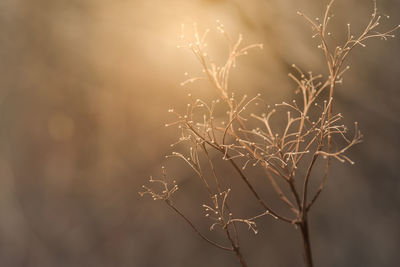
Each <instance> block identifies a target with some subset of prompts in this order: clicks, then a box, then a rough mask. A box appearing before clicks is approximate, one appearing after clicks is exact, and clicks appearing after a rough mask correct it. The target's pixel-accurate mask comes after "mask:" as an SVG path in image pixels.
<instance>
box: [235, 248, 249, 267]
mask: <svg viewBox="0 0 400 267" xmlns="http://www.w3.org/2000/svg"><path fill="white" fill-rule="evenodd" d="M234 251H235V254H236V257H237V258H238V259H239V261H240V264H242V267H247V263H246V261H245V260H244V258H243V255H242V253H240V250H239V248H238V247H235V248H234Z"/></svg>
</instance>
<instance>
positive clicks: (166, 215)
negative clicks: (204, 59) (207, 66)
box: [0, 0, 400, 267]
mask: <svg viewBox="0 0 400 267" xmlns="http://www.w3.org/2000/svg"><path fill="white" fill-rule="evenodd" d="M326 2H327V1H317V0H253V1H244V0H192V1H183V0H168V1H161V0H147V1H139V0H113V1H109V0H57V1H55V0H35V1H31V0H1V1H0V266H10V267H14V266H32V267H33V266H40V267H46V266H60V267H61V266H82V267H83V266H97V267H102V266H121V267H122V266H135V267H136V266H137V267H141V266H143V267H144V266H149V267H150V266H176V267H181V266H182V267H183V266H185V267H187V266H238V263H237V262H236V259H235V257H234V256H231V255H229V254H226V253H225V252H223V251H218V250H217V249H215V248H214V247H211V246H209V245H208V244H207V243H205V242H204V241H203V240H201V239H200V238H198V236H196V235H195V234H194V233H192V231H191V229H190V228H189V227H188V226H187V225H186V224H185V223H184V222H183V221H182V220H181V218H179V217H177V216H176V215H175V214H174V213H173V212H172V211H171V210H169V209H168V208H167V207H166V206H165V205H164V204H163V203H161V202H155V201H152V200H151V198H149V197H145V198H140V196H139V195H138V191H139V190H140V189H141V185H142V184H144V183H145V182H146V181H147V178H148V176H150V175H154V176H158V175H159V174H160V167H161V165H164V164H166V166H167V167H168V169H169V170H170V171H171V174H172V175H173V176H174V178H175V179H176V180H177V181H178V183H179V184H180V187H181V190H180V191H178V193H177V194H176V200H175V202H176V205H177V206H178V207H180V208H181V209H182V210H183V211H185V212H186V213H187V215H188V216H189V217H191V218H192V219H193V221H194V222H195V223H196V224H197V225H199V228H200V229H202V230H203V231H204V232H205V233H207V234H209V235H210V236H211V237H213V238H216V239H218V238H219V236H218V234H215V233H208V232H207V231H208V230H207V228H208V226H209V224H208V223H209V222H208V221H207V220H206V219H205V218H204V217H203V216H202V208H201V203H203V202H204V201H203V200H201V199H202V197H203V195H202V194H201V193H200V191H201V190H200V189H199V181H198V179H197V178H196V177H195V176H194V175H193V173H192V172H191V171H190V170H189V168H187V167H186V166H185V165H183V164H180V163H179V162H178V163H179V164H178V163H177V161H176V160H175V161H174V160H169V161H167V162H165V158H164V156H165V155H166V154H168V153H170V151H171V150H170V147H169V144H170V143H173V142H175V140H176V137H177V133H178V130H177V129H174V128H165V127H164V124H165V123H167V122H170V121H171V120H173V117H171V115H170V114H168V113H167V110H168V109H169V108H171V107H174V108H176V109H177V110H179V109H181V110H183V109H184V107H185V105H186V103H187V101H188V99H187V94H188V93H193V94H194V95H196V96H204V97H215V92H214V90H213V89H212V88H211V87H210V86H209V85H208V84H207V83H205V82H199V83H197V84H195V85H193V86H192V85H191V86H187V87H181V86H179V84H180V82H181V81H182V80H184V79H185V76H184V75H183V74H184V73H185V72H189V75H196V74H198V73H200V72H199V68H198V65H197V62H196V60H195V58H194V57H193V56H192V55H191V54H190V52H189V51H186V50H184V49H177V47H176V46H177V44H178V40H179V35H180V25H181V23H185V24H187V25H191V24H192V23H193V22H197V24H198V25H199V28H200V29H204V28H207V27H209V28H211V29H212V31H211V33H210V42H209V46H210V47H211V48H210V50H211V52H213V53H214V54H218V55H223V53H226V45H225V43H224V41H223V39H222V38H221V36H220V35H218V34H217V33H216V31H215V30H214V28H215V25H216V23H215V21H216V20H217V19H219V20H221V21H222V22H223V23H224V24H225V25H226V29H227V30H228V32H229V33H230V34H231V35H232V36H237V35H238V34H239V33H242V34H243V36H244V43H245V44H251V43H263V44H264V50H262V51H259V50H254V51H251V53H249V56H247V57H243V58H241V59H240V60H239V62H238V67H237V68H236V69H235V70H234V72H233V74H232V76H233V77H232V80H231V88H234V89H235V90H236V91H238V92H239V94H241V93H244V92H247V94H249V95H252V94H256V93H259V92H260V93H262V96H263V98H264V99H265V100H266V101H267V102H268V103H271V104H273V103H276V102H281V101H285V100H286V101H288V100H290V99H291V98H292V97H293V89H294V84H293V83H292V82H291V81H290V80H289V78H288V77H287V73H288V72H289V71H291V69H290V65H291V64H292V63H296V65H298V66H300V67H302V68H303V69H305V70H313V72H314V73H326V68H325V66H324V64H323V57H322V54H321V51H320V50H318V49H316V46H317V43H316V42H315V40H314V39H312V38H311V35H312V33H311V30H310V27H309V25H307V24H306V23H305V22H304V21H303V19H302V18H301V17H299V16H297V15H296V11H298V10H301V11H303V12H305V13H306V14H309V15H310V17H316V16H321V14H322V10H323V9H324V7H325V5H326V4H327V3H326ZM336 2H337V3H336V5H335V6H334V9H333V13H335V17H334V18H333V24H332V30H331V31H332V33H333V38H334V39H335V38H336V39H335V40H338V41H340V40H341V37H342V36H343V33H344V32H345V29H346V27H345V25H346V24H347V23H348V22H351V23H352V24H353V25H355V26H354V28H355V29H361V27H358V26H356V25H361V24H360V23H363V22H366V21H367V20H369V18H370V14H371V10H372V1H369V0H351V1H345V0H337V1H336ZM378 7H379V9H380V10H381V11H382V12H383V13H387V14H390V15H392V17H391V19H390V20H388V21H387V23H382V24H384V26H383V28H385V27H386V28H385V29H389V28H390V27H393V26H394V25H397V24H398V23H399V22H400V17H399V14H400V2H399V1H397V0H380V1H378ZM187 28H189V29H190V27H187ZM213 47H214V48H213ZM399 48H400V39H399V38H397V39H391V40H388V41H386V42H383V41H379V40H373V41H372V42H370V43H369V44H368V45H367V48H364V49H362V48H359V49H357V50H356V51H355V53H354V54H353V55H352V57H351V59H350V65H351V69H350V71H349V72H348V73H347V76H345V80H344V85H343V86H341V87H339V88H338V90H337V91H336V106H335V108H336V110H340V111H341V112H342V113H343V114H344V116H345V118H346V122H348V123H351V122H352V121H356V120H357V121H359V123H360V127H361V130H362V131H363V133H364V136H365V141H364V142H363V143H362V144H360V145H358V146H356V147H354V148H353V149H352V150H351V152H350V153H349V155H350V157H351V158H352V159H353V160H354V161H355V162H356V165H355V166H350V165H346V164H343V165H342V164H336V163H335V164H334V165H333V168H332V171H331V176H330V179H329V180H328V184H327V187H326V190H325V191H324V192H323V194H322V195H321V197H320V199H319V201H318V202H317V204H316V205H315V206H314V208H313V212H312V213H311V217H310V220H311V222H310V224H311V226H310V227H311V239H312V245H313V250H314V260H315V263H316V266H398V265H399V264H400V256H399V253H398V251H399V249H400V227H399V225H400V179H399V178H400V177H399V176H400V170H399V168H398V164H399V160H400V141H399V140H400V138H399V137H400V135H399V130H400V116H399V115H400V105H399V100H400V92H399V90H398V89H399V84H400V83H399V78H398V77H399V75H400V71H399V70H400V60H399V59H400V58H399V57H400V50H399ZM213 156H215V157H216V156H217V155H213ZM218 168H219V169H217V171H219V172H221V173H226V174H228V175H229V172H225V169H224V168H225V167H224V165H223V164H221V166H219V167H218ZM236 178H238V177H235V176H234V175H233V174H232V177H231V179H232V183H234V184H236V183H237V185H236V187H237V188H240V187H242V188H243V191H244V192H246V189H245V187H244V186H243V185H242V184H241V183H240V182H241V181H240V180H239V179H236ZM266 185H267V184H266V183H264V182H262V183H260V187H259V188H260V190H261V188H266V189H265V191H263V194H264V195H263V196H264V197H265V198H266V199H269V198H274V197H275V196H273V195H272V194H270V193H271V192H270V190H269V189H268V186H266ZM234 186H235V185H234ZM261 186H265V187H261ZM239 191H240V190H239ZM238 196H239V197H240V198H239V199H238V200H236V201H237V203H242V205H235V212H236V213H238V214H244V216H252V215H255V214H257V213H259V212H260V210H259V207H258V206H257V204H256V203H253V202H252V199H251V196H249V195H246V194H245V193H243V194H242V195H240V194H239V195H238ZM248 200H249V201H248ZM202 201H203V202H202ZM272 203H275V202H274V200H272ZM258 225H259V228H260V233H259V234H258V235H256V236H255V235H254V234H252V233H251V232H247V230H246V227H243V229H241V230H243V232H242V233H243V235H242V240H243V247H244V255H245V257H246V258H247V259H248V261H249V265H250V266H254V267H256V266H302V256H301V253H302V252H301V240H300V235H299V233H298V232H296V230H295V229H294V228H293V227H291V226H288V225H286V224H282V223H277V222H276V221H275V220H273V219H272V218H270V217H266V218H263V219H261V220H259V221H258Z"/></svg>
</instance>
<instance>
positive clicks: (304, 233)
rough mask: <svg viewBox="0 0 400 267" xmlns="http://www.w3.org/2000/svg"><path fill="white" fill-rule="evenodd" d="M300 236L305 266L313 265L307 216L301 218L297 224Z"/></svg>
mask: <svg viewBox="0 0 400 267" xmlns="http://www.w3.org/2000/svg"><path fill="white" fill-rule="evenodd" d="M299 226H300V231H301V237H302V239H303V254H304V255H303V257H304V262H305V264H306V266H307V267H313V261H312V253H311V243H310V235H309V232H308V221H307V217H305V218H303V221H302V222H301V223H300V224H299Z"/></svg>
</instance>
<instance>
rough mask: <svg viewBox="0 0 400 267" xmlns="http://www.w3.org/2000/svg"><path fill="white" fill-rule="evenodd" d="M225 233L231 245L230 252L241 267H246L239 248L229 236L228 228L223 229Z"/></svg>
mask: <svg viewBox="0 0 400 267" xmlns="http://www.w3.org/2000/svg"><path fill="white" fill-rule="evenodd" d="M225 233H226V236H227V237H228V239H229V241H230V243H231V245H232V250H233V251H234V252H235V255H236V257H237V258H238V260H239V262H240V264H241V265H242V267H247V263H246V261H245V259H244V257H243V255H242V253H241V252H240V248H239V246H238V245H236V244H235V242H234V241H233V239H232V236H231V233H230V232H229V229H228V226H226V227H225Z"/></svg>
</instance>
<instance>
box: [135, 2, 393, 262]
mask: <svg viewBox="0 0 400 267" xmlns="http://www.w3.org/2000/svg"><path fill="white" fill-rule="evenodd" d="M333 2H334V1H333V0H332V1H331V2H330V3H329V4H328V5H327V8H326V10H325V13H324V16H323V18H322V19H318V18H316V19H315V20H313V19H310V18H309V17H308V16H306V15H305V14H303V13H300V12H299V13H298V14H299V15H300V16H302V17H304V18H305V19H306V20H307V21H308V22H309V23H310V24H311V26H312V30H313V33H314V36H313V37H316V38H318V40H319V42H320V44H319V46H318V48H320V49H321V50H322V52H323V55H324V57H325V60H326V64H327V68H328V72H329V76H328V77H323V75H314V74H313V73H312V72H308V73H304V72H303V71H302V70H301V69H300V68H298V67H297V66H296V65H293V68H294V70H295V73H294V74H292V73H290V74H289V77H290V78H291V79H292V80H293V81H294V82H295V85H296V92H297V93H299V94H300V96H301V98H302V102H301V103H297V102H296V101H295V100H293V101H291V102H282V103H280V104H276V105H275V106H273V107H270V106H268V105H266V104H265V102H264V101H263V100H262V98H261V96H260V95H256V96H255V97H253V98H248V97H247V96H246V95H244V96H243V97H241V98H237V97H236V96H235V94H234V92H232V91H230V88H229V76H230V72H231V69H232V68H233V67H234V66H235V64H236V61H237V59H238V58H239V57H240V56H242V55H246V54H247V53H248V51H249V50H251V49H255V48H260V49H262V48H263V46H262V45H261V44H254V45H249V46H245V47H242V46H241V45H242V36H241V35H240V36H239V38H238V39H237V41H235V42H234V41H233V40H232V39H231V37H230V36H229V35H228V34H227V32H226V31H225V29H224V25H223V24H221V23H220V22H217V23H218V25H217V30H218V31H219V32H220V33H221V34H222V35H223V36H224V37H225V38H226V41H227V43H228V45H229V56H228V58H227V60H226V62H225V64H223V65H221V66H218V65H217V64H216V63H215V62H214V61H213V60H212V59H211V58H210V57H209V56H208V54H207V53H206V51H205V50H206V46H207V44H206V38H207V34H208V33H209V30H206V31H205V32H204V33H203V34H200V33H199V32H198V30H197V27H196V25H194V36H193V39H188V38H187V37H186V36H185V34H184V30H183V28H182V36H181V44H180V47H182V48H188V49H190V50H191V51H192V52H193V54H194V55H195V57H196V58H197V60H198V61H199V62H200V65H201V67H202V71H203V73H204V76H203V77H193V78H190V79H188V80H186V81H184V82H183V83H182V84H181V85H186V84H187V83H191V82H194V81H196V80H199V79H204V80H208V81H209V82H211V84H212V85H213V86H214V87H215V89H216V92H217V94H218V98H217V100H215V101H212V102H211V103H206V102H205V101H203V100H201V99H194V98H193V97H192V96H190V95H189V96H190V98H191V103H189V104H188V105H187V108H186V111H185V112H184V113H178V112H176V111H174V110H173V109H171V110H169V112H171V113H173V114H175V115H176V117H177V120H176V121H174V122H173V123H170V124H167V125H166V126H178V128H179V129H180V137H179V140H178V142H177V143H175V144H173V145H172V146H175V145H176V144H178V143H182V142H184V143H187V144H188V145H187V147H188V151H186V152H173V153H172V154H171V155H170V156H168V157H178V158H180V159H182V160H183V161H184V162H185V163H186V164H187V165H189V166H190V167H191V168H192V169H193V171H194V172H195V173H196V174H197V176H198V177H199V178H200V179H201V181H202V184H203V185H204V187H205V188H206V190H207V192H208V194H209V199H208V200H207V201H206V202H207V203H208V204H204V205H203V208H204V211H205V216H206V217H208V218H209V219H210V230H214V229H217V228H218V229H220V230H222V232H223V233H224V234H225V236H226V239H227V244H228V245H223V244H219V243H217V242H214V241H212V240H210V239H209V238H207V237H206V236H205V235H204V234H203V233H201V232H200V231H199V230H198V229H197V228H196V226H195V225H194V224H193V223H192V222H191V221H190V220H189V219H188V217H186V216H185V215H184V214H183V213H182V212H181V211H180V210H178V208H177V207H176V206H175V205H174V204H173V201H172V199H171V198H172V195H173V194H174V193H175V192H176V191H177V190H178V186H177V185H176V184H175V182H174V184H173V185H172V186H169V185H168V182H167V175H166V172H165V169H164V168H163V174H162V179H161V180H153V179H152V178H150V182H151V183H153V184H154V183H159V184H160V185H161V186H162V189H161V191H157V190H156V189H154V187H144V190H143V191H142V192H140V194H141V195H144V194H149V195H150V196H152V197H153V199H154V200H163V201H164V202H165V203H166V204H167V205H168V206H169V207H171V208H172V209H173V210H174V211H175V212H176V213H178V214H179V215H180V216H181V217H182V218H183V219H184V220H185V221H186V222H187V223H188V224H189V225H190V226H191V227H192V228H193V230H194V231H195V232H196V233H197V234H198V235H199V236H200V237H201V238H203V239H204V240H206V241H207V242H208V243H210V244H212V245H214V246H216V247H218V248H220V249H223V250H227V251H230V252H233V253H234V254H235V255H236V256H237V258H238V260H239V261H240V263H241V265H242V266H247V264H246V261H245V259H244V257H243V255H242V251H241V247H240V242H239V231H238V227H237V225H238V224H245V225H247V226H248V228H249V230H251V231H252V232H254V233H255V234H256V233H257V231H258V230H257V225H256V222H255V220H256V219H259V218H261V217H263V216H267V215H269V216H272V217H273V218H275V219H277V220H278V221H283V222H286V223H289V224H292V225H294V226H295V227H296V229H299V231H300V232H301V235H302V240H303V248H304V261H305V264H306V266H313V262H312V255H311V243H310V238H309V227H308V213H309V212H310V209H311V207H312V206H313V204H314V203H315V201H316V200H317V199H318V197H319V195H320V193H321V192H322V190H323V188H324V186H325V183H326V181H327V178H328V173H329V169H330V165H331V161H332V159H336V160H338V161H340V162H343V163H346V162H348V163H350V164H354V162H353V161H352V160H351V159H350V158H349V157H348V156H347V155H346V152H347V150H348V149H350V148H351V147H353V146H354V145H355V144H357V143H360V142H361V140H362V135H361V133H360V131H359V130H358V127H357V123H354V131H353V134H351V136H349V135H350V134H349V131H348V128H347V127H346V126H344V125H343V124H341V120H342V115H341V114H340V113H334V112H333V105H334V93H335V89H336V86H337V84H340V83H342V77H343V74H344V73H345V72H346V70H348V69H349V67H348V66H344V62H345V60H346V59H347V57H348V55H349V54H350V52H351V51H352V50H353V48H355V47H357V46H362V47H365V41H366V40H367V39H370V38H381V39H385V40H386V39H387V38H389V37H394V35H393V32H394V31H395V30H397V29H398V28H399V27H400V26H397V27H395V28H393V29H391V30H389V31H385V32H378V31H376V30H377V27H378V25H379V23H380V21H381V19H382V17H381V16H380V15H379V14H378V12H377V8H376V2H375V1H374V2H373V4H374V8H373V12H372V15H371V18H370V20H369V22H368V23H367V25H366V27H365V29H364V31H362V32H361V33H360V34H358V35H355V34H353V33H352V31H351V27H350V24H347V38H346V40H345V42H344V43H342V44H338V45H336V46H333V45H332V44H331V42H328V40H327V36H330V35H331V33H330V32H328V24H329V21H330V18H331V15H330V10H331V6H332V3H333ZM217 109H224V110H225V111H226V115H224V116H217V115H216V110H217ZM249 110H250V111H255V112H249ZM256 112H258V113H256ZM272 117H275V118H278V119H281V121H285V125H284V127H279V126H276V125H274V123H271V118H272ZM340 144H343V145H342V146H340ZM210 150H215V151H217V152H218V153H220V155H221V157H222V159H224V160H225V161H227V162H229V164H230V165H231V167H232V168H233V170H234V171H235V172H236V173H237V174H238V176H239V177H240V179H241V180H242V181H243V182H244V184H245V185H246V186H247V188H248V189H249V190H250V192H251V194H252V195H253V196H254V200H255V201H256V202H258V203H259V205H261V207H262V209H263V210H264V212H263V213H261V214H259V215H255V216H254V217H252V218H241V217H236V215H233V214H232V211H231V208H230V204H229V203H230V199H229V195H230V194H233V192H232V191H231V189H230V188H229V186H226V185H223V184H222V183H221V174H220V173H217V172H216V170H215V167H214V165H215V163H214V159H213V158H212V157H211V156H210ZM200 154H202V155H203V156H201V155H200ZM201 157H204V158H203V159H204V160H201V159H200V158H201ZM317 161H319V162H320V164H324V166H325V167H324V168H323V172H322V173H318V172H313V169H315V166H316V163H317ZM249 166H252V167H257V168H261V169H262V170H263V171H264V173H265V176H266V177H267V179H268V180H269V181H270V184H271V186H272V188H273V189H274V191H275V192H276V195H277V197H278V198H279V199H280V200H281V201H282V202H283V203H284V204H285V205H286V206H287V209H288V210H289V211H290V213H291V214H292V216H284V215H283V214H287V212H286V211H278V210H276V209H274V208H272V207H271V206H270V204H269V202H268V201H266V200H264V199H263V198H261V196H260V193H259V191H258V188H257V189H256V188H255V186H254V185H253V183H252V182H251V180H250V179H249V178H248V176H247V174H246V168H248V167H249ZM206 168H208V170H210V171H209V172H206V171H205V169H206ZM300 169H304V171H300ZM210 174H211V176H210ZM311 178H313V179H319V181H320V182H319V187H318V189H317V190H316V191H315V192H310V190H309V183H310V179H311ZM278 180H281V181H283V183H282V182H278ZM317 181H318V180H317ZM282 184H284V185H285V186H287V190H283V189H282ZM285 192H286V193H285Z"/></svg>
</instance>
